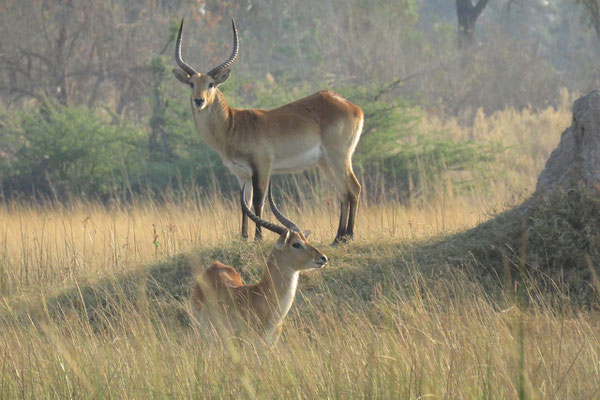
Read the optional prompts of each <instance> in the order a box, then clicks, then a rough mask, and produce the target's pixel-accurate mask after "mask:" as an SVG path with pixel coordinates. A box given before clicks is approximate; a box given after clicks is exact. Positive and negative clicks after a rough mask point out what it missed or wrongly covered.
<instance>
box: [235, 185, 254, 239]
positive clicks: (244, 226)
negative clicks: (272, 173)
mask: <svg viewBox="0 0 600 400" xmlns="http://www.w3.org/2000/svg"><path fill="white" fill-rule="evenodd" d="M238 182H239V184H240V188H243V187H244V185H245V187H246V189H245V192H244V198H245V199H246V201H247V202H248V203H250V205H249V206H248V207H252V196H250V190H251V189H250V180H249V179H241V178H239V177H238ZM242 239H243V240H247V239H248V216H247V215H246V214H245V213H244V211H242Z"/></svg>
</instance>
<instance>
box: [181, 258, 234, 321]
mask: <svg viewBox="0 0 600 400" xmlns="http://www.w3.org/2000/svg"><path fill="white" fill-rule="evenodd" d="M243 285H244V283H243V282H242V277H241V276H240V274H238V273H237V271H236V270H235V269H233V268H232V267H230V266H229V265H225V264H222V263H220V262H218V261H215V262H214V263H212V264H211V265H210V266H209V267H208V268H207V269H206V270H205V271H204V272H203V273H202V274H200V276H198V277H197V279H196V283H195V285H194V290H193V293H192V296H193V304H194V305H195V306H196V307H197V308H198V309H200V308H201V307H202V305H204V304H206V303H207V302H227V303H232V302H233V296H234V290H233V289H235V288H236V287H240V286H243Z"/></svg>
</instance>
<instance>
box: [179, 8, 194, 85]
mask: <svg viewBox="0 0 600 400" xmlns="http://www.w3.org/2000/svg"><path fill="white" fill-rule="evenodd" d="M182 33H183V18H182V19H181V25H179V33H178V34H177V42H176V43H175V61H176V62H177V65H179V67H180V68H181V69H182V70H183V71H184V72H185V73H186V74H188V75H189V76H192V75H196V74H197V72H196V71H195V70H194V68H192V67H190V66H189V65H188V64H187V63H186V62H185V61H183V58H181V42H182V36H183V34H182Z"/></svg>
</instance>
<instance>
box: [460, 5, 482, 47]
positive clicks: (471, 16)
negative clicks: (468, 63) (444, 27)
mask: <svg viewBox="0 0 600 400" xmlns="http://www.w3.org/2000/svg"><path fill="white" fill-rule="evenodd" d="M487 3H488V0H478V1H477V4H475V5H473V3H472V1H471V0H456V14H457V16H458V47H459V48H465V47H468V46H470V45H472V44H473V43H475V22H477V18H479V16H480V15H481V12H482V11H483V9H484V8H485V6H486V5H487Z"/></svg>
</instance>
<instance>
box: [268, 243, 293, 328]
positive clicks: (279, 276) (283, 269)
mask: <svg viewBox="0 0 600 400" xmlns="http://www.w3.org/2000/svg"><path fill="white" fill-rule="evenodd" d="M259 285H260V286H262V289H263V291H264V292H263V293H265V296H267V297H269V298H267V299H266V300H267V303H268V306H269V307H268V308H269V310H270V313H272V315H271V319H276V320H281V319H283V318H285V316H286V315H287V313H288V311H289V310H290V308H291V307H292V303H293V302H294V297H295V296H296V288H297V286H298V272H297V271H293V270H292V269H291V268H289V266H287V265H281V262H277V260H276V258H275V257H274V256H273V254H271V256H270V257H269V259H268V260H267V269H266V271H265V272H264V274H263V277H262V280H261V281H260V283H259Z"/></svg>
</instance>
